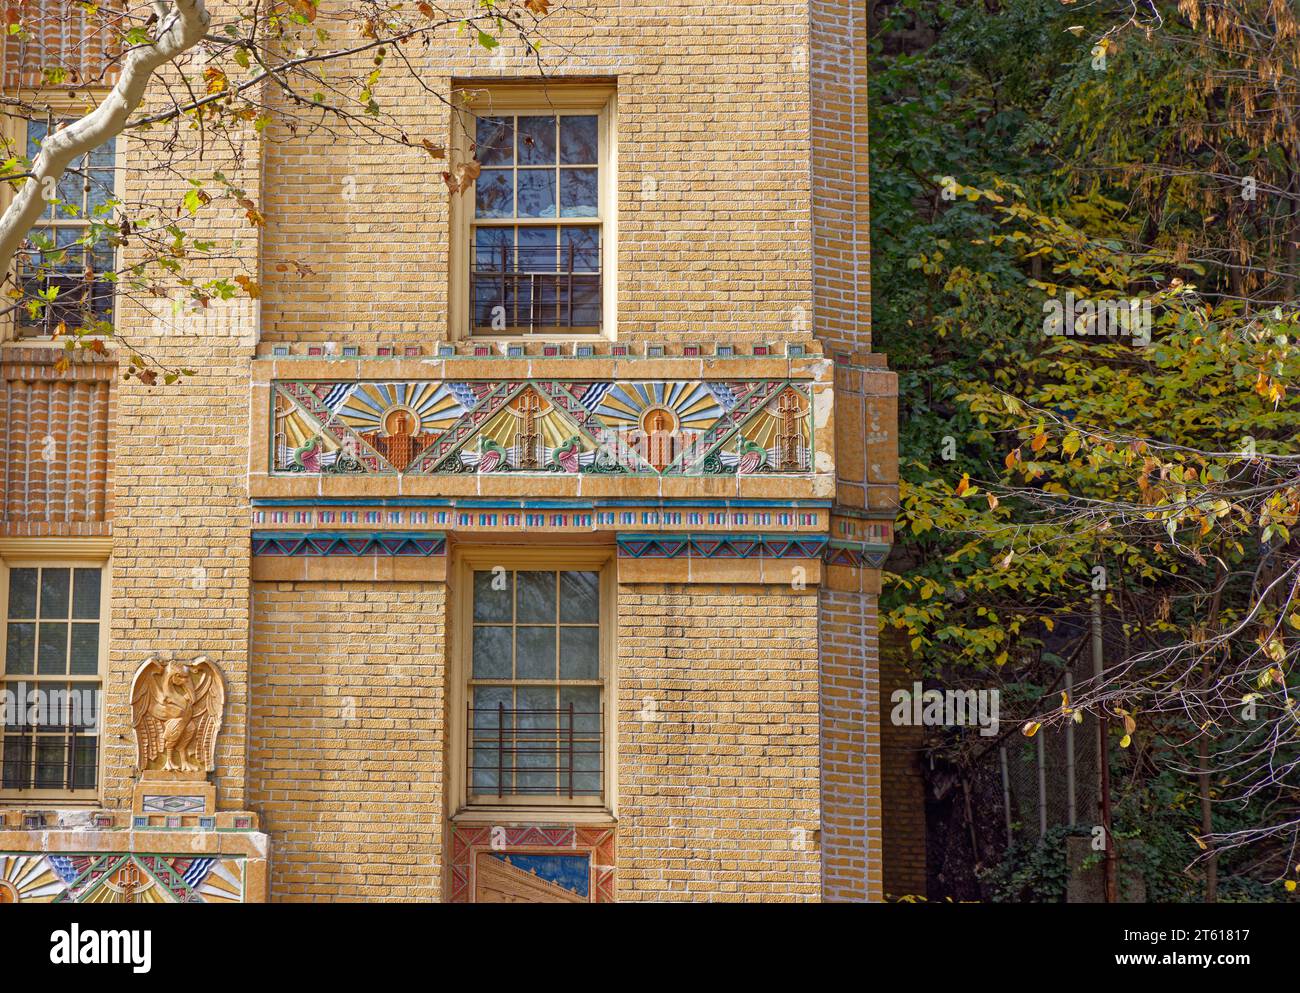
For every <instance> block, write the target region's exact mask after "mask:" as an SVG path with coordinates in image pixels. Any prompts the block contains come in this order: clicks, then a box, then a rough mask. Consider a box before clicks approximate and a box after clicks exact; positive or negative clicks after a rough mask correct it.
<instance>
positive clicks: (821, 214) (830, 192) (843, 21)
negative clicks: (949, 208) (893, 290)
mask: <svg viewBox="0 0 1300 993" xmlns="http://www.w3.org/2000/svg"><path fill="white" fill-rule="evenodd" d="M808 7H809V11H810V15H811V17H812V24H813V31H812V53H811V60H810V61H811V70H812V74H811V93H812V108H811V120H812V222H813V252H814V258H813V284H814V285H813V300H814V305H813V316H814V321H813V330H814V333H815V334H816V335H817V337H818V338H820V339H821V341H822V344H823V345H824V347H825V348H826V350H827V351H828V352H831V353H835V352H854V351H869V350H870V349H871V264H870V244H871V206H870V203H871V201H870V158H869V156H868V153H867V55H868V48H867V4H866V2H865V0H852V2H849V3H845V2H844V0H812V2H811V3H810V4H809V5H808Z"/></svg>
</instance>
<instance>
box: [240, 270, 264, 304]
mask: <svg viewBox="0 0 1300 993" xmlns="http://www.w3.org/2000/svg"><path fill="white" fill-rule="evenodd" d="M235 282H236V283H237V284H238V285H239V287H240V288H241V289H242V290H243V291H244V292H245V293H247V294H248V295H249V296H250V297H252V298H253V299H254V300H256V299H257V298H258V297H260V296H261V295H262V288H261V287H260V286H258V285H257V283H256V282H255V281H254V280H251V279H249V278H248V277H247V276H245V275H243V274H242V273H241V274H240V275H238V276H236V277H235Z"/></svg>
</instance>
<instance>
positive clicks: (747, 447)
mask: <svg viewBox="0 0 1300 993" xmlns="http://www.w3.org/2000/svg"><path fill="white" fill-rule="evenodd" d="M766 461H767V450H766V449H764V448H763V447H762V446H760V445H756V444H755V443H754V442H752V441H750V440H749V439H748V438H745V439H742V440H741V442H740V461H739V462H738V463H737V464H736V471H737V472H738V473H741V474H743V475H748V474H749V473H751V472H758V470H759V469H761V468H763V463H764V462H766Z"/></svg>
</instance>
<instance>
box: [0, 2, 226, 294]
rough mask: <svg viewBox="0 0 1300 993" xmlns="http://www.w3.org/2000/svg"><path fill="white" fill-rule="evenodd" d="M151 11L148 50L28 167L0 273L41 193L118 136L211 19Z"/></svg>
mask: <svg viewBox="0 0 1300 993" xmlns="http://www.w3.org/2000/svg"><path fill="white" fill-rule="evenodd" d="M154 7H155V9H156V10H157V11H158V15H159V16H158V21H157V25H156V27H155V29H154V41H153V44H151V45H141V46H140V47H138V48H134V49H132V50H131V51H130V52H129V53H128V54H127V57H126V59H125V61H124V62H123V65H122V71H121V74H120V75H119V76H118V80H117V83H116V85H114V87H113V89H112V90H111V91H110V92H109V94H108V96H106V97H105V98H104V100H103V102H102V103H101V104H100V105H99V106H98V107H96V108H95V109H94V110H92V111H91V112H90V113H89V114H87V115H86V116H85V117H83V118H81V119H79V120H77V121H74V122H73V123H72V124H69V125H68V126H67V127H66V128H64V129H63V130H62V131H59V132H57V133H55V134H53V135H51V136H49V137H48V138H46V140H45V142H44V143H43V144H42V146H41V151H40V154H38V155H37V156H36V161H35V162H34V163H32V176H31V178H29V179H28V180H27V182H26V183H25V184H23V187H22V189H21V190H19V191H18V194H17V196H15V197H14V199H13V201H12V202H11V203H10V204H9V207H8V209H7V210H5V212H4V215H3V216H0V273H7V272H8V271H9V269H10V266H11V265H12V264H13V259H14V255H15V254H16V253H17V251H18V249H19V248H20V247H21V246H22V243H23V239H24V238H26V237H27V235H28V233H29V232H30V231H31V229H32V226H33V225H34V224H35V223H36V222H37V221H38V220H39V219H40V216H41V213H42V211H43V210H44V209H45V206H46V201H45V198H44V197H43V196H42V193H43V191H45V190H53V189H54V188H55V184H57V183H58V181H59V179H61V178H62V176H63V174H64V173H65V172H66V171H67V169H68V166H69V165H71V164H72V162H73V161H74V160H75V159H76V158H78V157H79V156H81V155H84V154H86V153H87V152H89V151H91V150H92V149H95V148H98V147H99V146H100V145H102V144H103V143H104V142H106V141H108V140H109V139H110V138H113V137H115V136H117V135H119V134H121V133H122V131H123V130H124V129H125V128H126V124H127V120H128V119H129V118H130V116H131V114H132V113H133V112H134V111H135V109H136V108H137V107H138V106H140V101H141V100H143V99H144V94H145V90H146V88H147V87H148V85H149V80H150V79H151V78H152V77H153V74H154V73H155V72H157V71H158V69H160V68H161V67H162V66H164V65H166V64H167V63H168V62H171V61H172V60H173V59H175V58H176V57H177V56H178V55H180V54H182V53H183V52H186V51H188V50H189V49H191V48H193V47H194V46H195V45H197V44H198V43H199V41H200V40H202V38H203V36H204V35H206V34H207V32H208V24H209V22H210V20H211V18H210V17H209V15H208V10H207V7H206V6H205V5H204V0H168V2H166V3H162V2H160V3H156V4H155V5H154Z"/></svg>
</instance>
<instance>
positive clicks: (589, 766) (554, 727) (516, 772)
mask: <svg viewBox="0 0 1300 993" xmlns="http://www.w3.org/2000/svg"><path fill="white" fill-rule="evenodd" d="M486 571H487V570H482V569H472V568H467V569H466V571H465V573H464V575H465V579H466V590H467V595H466V597H465V599H466V601H467V603H466V606H467V608H468V609H467V619H468V624H467V626H466V628H465V630H467V631H468V632H469V633H470V637H469V638H468V640H467V643H466V645H465V647H464V652H465V654H464V665H465V673H464V681H463V683H462V685H463V686H464V687H465V709H464V714H465V720H466V726H465V729H464V733H465V739H464V740H465V743H466V747H465V756H464V758H465V761H464V764H463V766H462V769H463V773H464V776H465V796H466V799H467V801H468V802H469V803H470V804H471V805H472V806H478V805H484V806H492V805H507V806H515V805H522V806H538V805H542V806H545V805H562V806H565V807H570V806H584V805H601V804H603V803H604V802H605V799H606V797H607V796H608V791H609V768H608V766H609V764H610V754H611V753H610V750H609V742H608V740H607V737H608V735H609V733H610V732H609V728H610V724H611V722H610V713H609V702H610V701H609V697H608V694H607V692H606V685H607V664H608V659H607V647H606V645H607V642H606V635H607V634H608V632H607V630H606V621H605V618H606V616H607V614H606V611H607V609H608V607H609V605H608V604H607V602H606V601H607V597H608V596H609V592H608V586H607V583H606V582H605V574H604V569H603V567H596V568H592V567H586V568H584V567H581V566H576V565H575V566H573V567H561V568H555V567H554V566H551V567H545V568H539V567H532V568H530V567H528V566H523V565H521V566H517V567H509V568H507V570H506V574H507V575H508V576H509V583H508V586H507V589H508V596H509V600H510V607H509V616H508V617H505V616H504V612H503V613H502V616H498V617H484V618H476V617H475V606H476V603H477V583H476V576H477V574H478V573H480V572H486ZM521 573H542V574H545V575H548V576H550V577H553V578H552V580H551V583H552V585H553V587H554V600H553V602H552V604H551V605H550V609H549V611H548V614H547V616H546V618H545V619H541V618H540V617H530V618H529V619H526V620H521V619H520V616H519V610H520V602H521V592H520V580H519V576H520V574H521ZM577 573H589V574H590V573H594V574H595V578H596V583H595V587H594V593H595V596H596V610H595V620H594V621H588V620H579V621H575V620H572V619H568V620H561V617H563V616H564V606H563V604H564V599H563V598H564V595H565V591H564V586H565V583H564V579H563V577H564V575H565V574H577ZM487 627H494V628H502V629H505V630H508V631H509V632H510V641H509V655H510V672H509V675H495V674H494V675H490V676H489V675H475V674H474V666H475V655H474V652H475V640H476V639H475V638H474V637H473V632H474V631H475V630H477V629H481V628H487ZM529 629H532V630H545V631H551V632H553V633H554V642H553V644H554V656H553V657H552V658H550V659H548V663H549V664H550V665H551V666H553V669H552V672H553V675H546V676H544V677H538V678H530V677H528V676H521V675H520V668H519V667H520V661H521V654H520V653H521V649H522V646H521V645H520V643H519V638H518V632H519V631H523V630H529ZM565 629H569V630H577V629H586V630H592V631H594V632H595V633H596V636H595V639H594V641H595V650H596V674H595V675H594V676H585V675H584V676H581V677H573V678H565V677H561V675H560V674H561V672H562V665H563V657H562V654H561V652H562V647H561V646H562V632H563V631H564V630H565ZM498 647H500V646H498ZM496 661H497V662H498V663H500V662H502V661H504V659H503V658H497V659H496ZM483 690H489V691H491V690H496V691H498V692H497V693H495V694H491V695H493V696H496V697H497V698H498V699H497V703H496V705H495V706H492V705H488V706H481V700H480V691H483ZM521 690H523V691H528V693H527V695H529V696H532V697H533V698H534V701H536V700H537V699H538V697H539V695H544V696H545V697H547V698H549V699H548V701H547V705H546V706H542V707H539V706H538V704H537V703H536V702H534V703H532V704H531V705H526V704H525V703H524V700H522V699H521V696H524V694H521V693H520V691H521ZM501 691H505V692H504V693H502V692H501ZM566 691H568V695H569V696H570V700H569V702H568V703H566V702H565V695H566ZM593 691H594V692H593ZM588 693H591V694H592V695H593V696H594V702H589V701H579V700H577V699H574V697H575V696H576V695H577V694H584V695H585V694H588ZM507 697H508V700H507V699H506V698H507ZM571 706H572V708H573V709H572V714H573V719H572V723H570V718H569V713H570V707H571Z"/></svg>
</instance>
